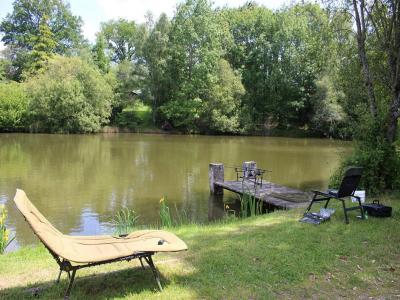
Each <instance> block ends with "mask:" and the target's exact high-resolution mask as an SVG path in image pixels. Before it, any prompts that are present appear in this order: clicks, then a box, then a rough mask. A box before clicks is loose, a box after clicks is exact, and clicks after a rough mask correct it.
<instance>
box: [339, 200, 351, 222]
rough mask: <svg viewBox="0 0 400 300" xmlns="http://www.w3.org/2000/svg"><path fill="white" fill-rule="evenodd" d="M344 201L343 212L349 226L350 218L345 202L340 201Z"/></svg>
mask: <svg viewBox="0 0 400 300" xmlns="http://www.w3.org/2000/svg"><path fill="white" fill-rule="evenodd" d="M340 201H342V205H343V212H344V219H345V222H346V224H349V218H348V216H347V209H346V204H345V203H344V200H340Z"/></svg>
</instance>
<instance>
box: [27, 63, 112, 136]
mask: <svg viewBox="0 0 400 300" xmlns="http://www.w3.org/2000/svg"><path fill="white" fill-rule="evenodd" d="M27 91H28V96H29V98H30V104H29V110H30V118H31V121H32V127H33V128H32V129H33V130H37V131H44V132H64V133H78V132H82V133H84V132H96V131H98V130H100V128H101V125H103V124H105V123H106V122H107V120H108V117H109V116H110V111H111V103H112V100H113V91H112V86H111V85H110V84H109V82H107V80H106V79H105V78H104V77H103V76H102V74H101V73H100V71H99V70H98V69H97V68H94V67H93V66H91V65H89V64H88V63H87V62H85V61H83V60H81V59H79V58H77V57H72V58H68V57H60V56H59V57H55V58H54V59H51V60H50V61H49V63H48V66H47V68H46V70H45V71H44V72H43V73H42V74H39V75H37V76H36V77H34V78H32V79H30V80H29V81H28V82H27Z"/></svg>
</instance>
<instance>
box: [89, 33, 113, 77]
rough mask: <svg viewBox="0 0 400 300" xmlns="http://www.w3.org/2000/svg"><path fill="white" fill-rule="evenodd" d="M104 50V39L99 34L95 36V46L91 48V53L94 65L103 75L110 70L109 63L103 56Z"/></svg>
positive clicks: (105, 56)
mask: <svg viewBox="0 0 400 300" xmlns="http://www.w3.org/2000/svg"><path fill="white" fill-rule="evenodd" d="M105 49H106V43H105V39H104V36H103V35H102V34H101V33H100V34H98V35H97V38H96V44H95V45H94V46H93V48H92V53H93V61H94V63H95V64H96V65H97V67H98V68H99V69H100V70H101V71H102V72H103V73H107V72H108V71H109V69H110V61H109V59H108V57H107V55H106V54H105Z"/></svg>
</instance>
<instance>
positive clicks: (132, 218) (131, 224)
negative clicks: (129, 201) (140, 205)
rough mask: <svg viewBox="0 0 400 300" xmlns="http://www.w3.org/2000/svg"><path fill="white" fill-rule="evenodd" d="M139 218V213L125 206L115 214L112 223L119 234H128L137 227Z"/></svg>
mask: <svg viewBox="0 0 400 300" xmlns="http://www.w3.org/2000/svg"><path fill="white" fill-rule="evenodd" d="M138 218H139V216H138V214H137V213H136V212H135V211H134V210H133V209H129V208H127V207H124V208H122V209H121V210H119V211H118V212H117V213H116V214H115V216H114V218H113V220H112V223H113V224H114V225H115V227H116V231H117V234H119V235H122V234H128V233H129V232H131V231H133V229H134V228H135V227H136V221H137V219H138Z"/></svg>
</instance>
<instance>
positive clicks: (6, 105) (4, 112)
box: [0, 82, 28, 131]
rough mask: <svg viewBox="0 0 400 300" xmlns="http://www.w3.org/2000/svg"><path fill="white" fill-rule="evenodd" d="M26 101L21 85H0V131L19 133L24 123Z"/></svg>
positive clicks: (14, 83)
mask: <svg viewBox="0 0 400 300" xmlns="http://www.w3.org/2000/svg"><path fill="white" fill-rule="evenodd" d="M27 107H28V100H27V97H26V94H25V91H24V88H23V85H22V84H20V83H17V82H10V83H0V131H20V130H22V129H24V127H25V123H26V112H27Z"/></svg>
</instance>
